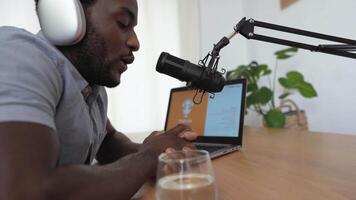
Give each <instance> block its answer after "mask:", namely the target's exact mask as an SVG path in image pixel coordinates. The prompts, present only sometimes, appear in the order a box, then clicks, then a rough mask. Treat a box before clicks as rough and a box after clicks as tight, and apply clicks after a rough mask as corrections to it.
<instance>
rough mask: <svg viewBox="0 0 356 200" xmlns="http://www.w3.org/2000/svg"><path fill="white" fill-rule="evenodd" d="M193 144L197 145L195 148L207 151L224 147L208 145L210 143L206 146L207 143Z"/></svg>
mask: <svg viewBox="0 0 356 200" xmlns="http://www.w3.org/2000/svg"><path fill="white" fill-rule="evenodd" d="M195 146H196V147H197V149H200V150H206V151H208V152H209V153H212V152H214V151H217V150H220V149H223V148H226V146H210V145H209V146H208V145H203V144H196V145H195Z"/></svg>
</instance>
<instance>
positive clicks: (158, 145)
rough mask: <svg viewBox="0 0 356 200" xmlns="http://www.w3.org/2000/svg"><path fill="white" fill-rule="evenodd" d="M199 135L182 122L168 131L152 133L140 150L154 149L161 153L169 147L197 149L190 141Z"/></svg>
mask: <svg viewBox="0 0 356 200" xmlns="http://www.w3.org/2000/svg"><path fill="white" fill-rule="evenodd" d="M197 136H198V135H197V134H196V133H195V132H193V131H192V129H191V128H190V127H189V126H187V125H183V124H180V125H177V126H176V127H174V128H172V129H170V130H168V131H166V132H162V131H155V132H153V133H151V135H150V136H148V137H147V138H146V139H145V140H144V142H143V144H142V146H141V149H140V150H153V151H154V152H155V153H157V155H159V154H160V153H163V152H165V151H166V150H168V149H175V150H181V149H183V148H184V147H188V148H191V149H195V146H194V144H193V143H191V142H190V141H192V140H195V139H196V138H197Z"/></svg>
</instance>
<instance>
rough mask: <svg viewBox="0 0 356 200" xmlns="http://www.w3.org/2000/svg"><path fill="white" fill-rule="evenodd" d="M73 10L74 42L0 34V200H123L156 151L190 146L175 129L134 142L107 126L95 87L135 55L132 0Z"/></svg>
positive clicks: (103, 0)
mask: <svg viewBox="0 0 356 200" xmlns="http://www.w3.org/2000/svg"><path fill="white" fill-rule="evenodd" d="M36 3H37V2H36ZM81 3H82V5H83V8H84V13H85V17H86V21H87V32H86V35H85V36H84V38H83V39H82V40H81V41H80V42H79V43H77V44H75V45H71V46H54V45H51V44H50V43H49V42H48V41H47V39H46V38H45V37H44V36H43V34H41V33H39V34H38V35H32V34H30V33H28V32H26V31H24V30H20V29H16V28H12V27H2V28H0V71H1V73H0V159H1V161H0V199H4V200H5V199H6V200H15V199H16V200H17V199H21V200H25V199H26V200H46V199H51V200H55V199H60V200H64V199H105V200H109V199H123V200H126V199H130V197H131V196H132V195H133V194H134V193H135V192H136V191H137V190H138V189H139V188H140V187H141V185H142V184H143V183H144V182H145V181H146V180H147V179H148V178H150V177H152V176H154V174H155V169H156V165H157V157H158V155H159V154H160V153H162V152H165V151H173V150H174V149H177V150H180V149H182V148H183V147H184V148H185V147H190V148H194V146H193V145H192V144H191V143H190V142H189V141H190V140H193V139H195V137H196V134H195V133H194V132H192V131H191V130H190V129H189V127H186V126H184V125H178V126H177V127H175V128H173V129H171V130H169V131H167V132H165V133H162V132H153V133H152V134H151V135H150V136H149V137H148V138H146V139H145V141H144V142H143V144H136V143H133V142H131V141H130V140H129V139H128V138H127V137H125V136H124V135H123V134H121V133H119V132H117V131H116V130H115V129H114V128H113V127H112V125H111V123H110V121H109V119H107V97H106V92H105V90H104V88H103V86H107V87H115V86H117V85H118V84H119V83H120V76H121V74H122V73H123V72H124V71H125V70H126V69H127V65H128V64H131V63H132V62H133V60H134V57H133V54H132V52H134V51H137V50H138V49H139V42H138V39H137V36H136V33H135V31H134V27H135V26H136V24H137V9H138V8H137V2H136V0H83V1H81ZM133 123H138V122H133ZM94 158H96V159H97V160H98V162H99V165H89V164H90V163H91V162H92V160H93V159H94Z"/></svg>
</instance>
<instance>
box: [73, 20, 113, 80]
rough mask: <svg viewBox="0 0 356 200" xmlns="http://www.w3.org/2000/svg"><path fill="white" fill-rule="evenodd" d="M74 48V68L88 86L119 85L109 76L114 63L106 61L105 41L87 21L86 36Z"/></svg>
mask: <svg viewBox="0 0 356 200" xmlns="http://www.w3.org/2000/svg"><path fill="white" fill-rule="evenodd" d="M76 48H77V50H78V54H77V56H78V60H77V61H78V62H77V63H76V68H77V69H78V71H79V72H80V74H81V75H82V76H83V77H84V79H85V80H86V81H87V82H88V83H89V84H90V85H102V86H106V87H115V86H117V85H119V84H120V80H116V79H114V78H113V77H111V76H110V74H111V73H110V70H111V68H112V67H113V66H112V65H113V64H115V63H110V62H108V61H107V60H106V58H107V49H106V46H105V41H104V39H103V38H102V37H101V36H100V35H99V34H98V33H97V32H96V30H95V28H94V27H93V26H92V24H91V23H90V21H89V20H88V23H87V33H86V36H85V37H84V38H83V40H82V41H81V42H80V43H79V44H78V46H77V47H76Z"/></svg>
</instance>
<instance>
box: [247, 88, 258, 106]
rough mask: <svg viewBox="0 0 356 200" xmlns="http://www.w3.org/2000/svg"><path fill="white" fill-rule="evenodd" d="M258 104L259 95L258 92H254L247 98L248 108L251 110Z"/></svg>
mask: <svg viewBox="0 0 356 200" xmlns="http://www.w3.org/2000/svg"><path fill="white" fill-rule="evenodd" d="M257 103H258V99H257V95H256V92H252V93H251V94H250V95H248V96H247V97H246V106H247V108H249V107H250V106H252V105H254V104H257Z"/></svg>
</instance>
